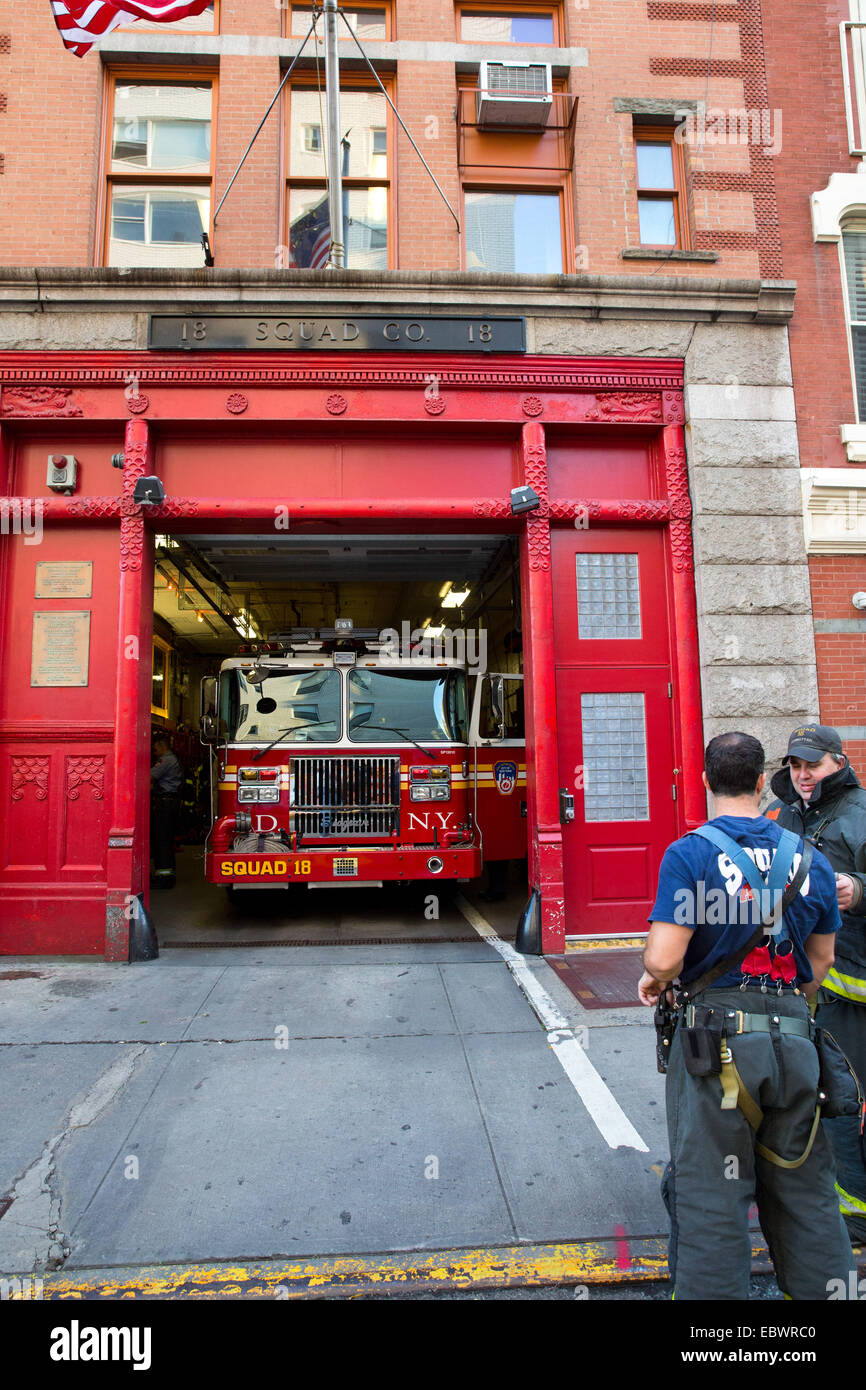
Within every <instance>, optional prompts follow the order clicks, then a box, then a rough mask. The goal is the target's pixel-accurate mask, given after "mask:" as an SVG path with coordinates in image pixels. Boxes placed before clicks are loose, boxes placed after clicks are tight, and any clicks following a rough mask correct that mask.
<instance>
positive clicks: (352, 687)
mask: <svg viewBox="0 0 866 1390" xmlns="http://www.w3.org/2000/svg"><path fill="white" fill-rule="evenodd" d="M348 687H349V738H350V739H351V740H352V742H353V743H381V742H383V741H384V740H387V738H388V731H389V729H390V730H393V729H399V730H400V731H401V732H402V733H405V734H406V736H407V737H408V738H409V739H417V740H418V741H419V742H421V743H465V742H466V673H465V672H464V671H460V670H449V671H442V670H439V671H430V670H420V671H417V670H416V671H406V670H403V669H401V670H394V671H389V670H371V669H366V670H363V669H358V668H356V669H355V670H353V671H350V673H349V681H348Z"/></svg>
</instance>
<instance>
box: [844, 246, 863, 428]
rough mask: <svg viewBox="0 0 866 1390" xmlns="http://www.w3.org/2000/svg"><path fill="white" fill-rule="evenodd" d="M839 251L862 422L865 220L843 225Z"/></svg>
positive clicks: (855, 386)
mask: <svg viewBox="0 0 866 1390" xmlns="http://www.w3.org/2000/svg"><path fill="white" fill-rule="evenodd" d="M842 253H843V262H844V266H845V282H846V289H847V301H848V323H849V327H850V332H851V361H852V365H853V369H854V392H855V395H856V398H857V420H858V422H862V421H866V223H864V224H863V226H862V227H861V226H855V227H845V228H843V231H842Z"/></svg>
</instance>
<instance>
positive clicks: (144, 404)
mask: <svg viewBox="0 0 866 1390" xmlns="http://www.w3.org/2000/svg"><path fill="white" fill-rule="evenodd" d="M431 365H433V364H432V363H431V359H430V358H429V357H428V358H425V357H424V356H422V355H413V354H406V355H405V356H404V355H402V354H401V355H400V356H399V359H397V357H396V355H395V356H389V357H388V358H387V360H386V359H376V358H373V357H370V358H366V359H364V360H363V363H362V364H361V365H359V361H358V358H357V356H353V357H351V358H350V357H349V355H348V354H344V355H343V356H342V357H341V356H340V355H339V354H334V355H333V356H331V355H328V357H327V358H325V357H324V356H323V354H321V353H316V354H309V355H308V356H303V355H301V354H300V353H298V354H293V355H292V358H291V361H290V363H288V364H287V363H286V360H285V358H284V357H280V356H277V355H274V354H254V353H250V354H246V355H243V356H242V355H229V354H214V355H213V356H211V355H207V356H205V355H204V354H202V355H198V356H197V357H196V359H195V361H194V363H191V362H190V360H189V358H188V357H185V356H182V355H173V354H172V355H169V354H165V355H162V354H161V355H159V357H155V356H142V355H140V354H101V355H87V356H85V355H78V354H75V355H72V354H70V355H65V354H64V355H61V354H56V355H53V356H52V358H51V360H50V363H49V365H47V366H46V359H45V357H44V356H41V357H39V358H38V359H37V358H36V355H35V354H34V355H31V354H5V355H0V369H2V372H3V379H4V382H5V384H4V388H3V394H2V398H0V430H2V446H3V451H2V460H0V466H2V467H3V470H4V476H5V478H6V479H7V482H6V488H5V490H6V492H7V500H6V502H5V503H4V517H5V518H6V524H5V525H4V536H3V545H2V564H3V571H2V576H0V577H2V579H3V581H4V584H3V592H4V594H5V595H6V598H5V610H4V613H3V630H2V643H3V646H2V660H3V670H4V672H5V679H4V686H3V691H2V694H0V756H2V769H0V778H2V786H3V788H4V800H5V803H6V814H5V816H4V822H3V829H2V831H0V951H2V952H4V953H55V952H62V953H70V954H72V953H83V954H93V955H103V954H104V955H105V957H106V958H107V959H111V960H126V959H128V956H129V935H130V919H131V915H132V912H131V904H134V902H135V899H136V898H137V897H139V896H143V897H145V898H146V894H147V880H148V873H147V868H148V866H147V862H146V857H145V856H146V852H147V807H148V787H149V779H148V763H149V728H150V720H149V712H150V697H149V677H150V669H149V657H150V650H151V642H150V638H151V626H152V611H151V594H152V579H153V573H152V570H153V546H152V543H151V539H150V538H151V536H152V534H153V533H155V532H157V531H160V530H167V529H171V530H172V531H182V530H184V529H187V530H195V529H201V528H202V527H203V526H207V527H210V528H212V529H222V528H225V529H232V528H236V529H246V530H254V529H257V528H258V529H262V528H266V527H268V526H273V525H274V519H275V517H278V516H283V515H286V514H287V515H288V516H289V518H290V524H291V525H292V526H293V527H298V528H304V527H305V526H308V525H315V526H316V527H319V528H323V527H328V526H334V527H340V526H341V525H343V524H351V526H352V527H353V529H364V528H365V527H374V526H375V527H377V528H379V529H392V530H398V531H399V530H405V531H407V532H411V531H413V530H416V531H417V530H424V529H428V530H429V529H431V527H434V526H435V528H436V529H438V530H443V529H445V530H447V529H452V530H464V531H470V530H471V531H475V532H478V531H480V530H483V529H485V527H486V528H489V529H490V530H495V531H503V530H511V529H514V530H517V531H519V533H520V538H521V541H520V543H521V586H522V595H523V608H524V612H523V628H524V661H525V674H526V716H527V802H528V822H527V824H528V837H529V877H530V887H531V888H537V889H538V890H539V893H540V899H541V923H542V946H543V949H544V951H545V952H548V953H556V952H560V951H562V950H563V948H564V938H565V934H566V931H568V932H569V933H572V932H579V931H587V930H589V931H599V932H607V931H610V930H622V929H624V927H629V928H630V929H631V930H634V929H636V928H637V927H638V925H639V918H638V916H637V915H636V914H637V913H638V912H639V910H640V904H641V903H644V902H645V900H646V894H647V883H648V878H649V877H651V874H652V872H654V869H655V863H656V860H657V855H658V852H659V846H660V845H661V847H663V845H664V843H666V842H667V840H668V839H670V838H673V837H674V835H676V834H679V833H682V832H683V830H685V829H687V828H689V827H690V826H692V825H696V824H700V823H701V822H702V821H703V819H704V808H705V802H704V796H703V791H702V787H701V781H700V768H701V744H700V734H699V730H700V727H701V724H700V703H699V686H698V666H697V633H696V615H695V601H694V576H693V564H692V548H691V529H690V515H691V511H690V503H689V495H688V485H687V473H686V457H685V447H684V438H683V428H682V426H683V404H682V364H681V363H679V362H671V361H644V360H640V361H624V360H622V359H617V360H604V359H598V360H591V361H587V360H576V359H572V358H529V359H524V358H502V357H497V358H496V359H495V360H493V361H489V362H485V363H481V364H479V362H478V359H477V358H471V359H469V358H461V357H459V356H453V357H452V356H448V357H445V356H444V355H441V354H437V357H436V359H435V373H436V378H437V383H438V385H437V392H436V394H434V395H432V396H431V395H430V394H429V393H428V391H427V390H426V389H425V387H426V386H427V383H428V381H429V374H430V369H431ZM130 380H133V381H135V382H136V383H137V384H136V387H135V389H134V390H130V388H129V385H128V383H129V382H130ZM121 430H122V431H123V435H122V438H123V445H122V447H123V453H124V459H123V469H122V473H119V472H112V470H111V467H110V455H111V453H112V452H113V451H116V450H117V449H118V448H119V447H120V444H121V438H120V436H121ZM50 454H64V455H74V456H75V457H76V459H77V460H78V462H79V487H78V490H77V491H75V492H74V493H73V494H72V495H71V496H60V495H56V494H55V493H52V492H49V491H48V490H47V488H46V486H45V460H46V456H47V455H50ZM150 475H156V476H158V477H159V478H160V479H161V481H162V482H163V484H164V487H165V492H166V501H165V502H164V503H163V504H162V505H160V506H150V507H147V506H142V505H140V504H138V503H137V502H135V500H134V490H135V484H136V482H137V481H138V480H139V479H140V478H142V477H144V476H150ZM522 483H527V484H529V485H530V486H531V487H532V488H533V489H534V491H535V493H536V494H537V496H538V498H539V506H538V508H537V509H536V510H534V511H530V512H528V513H526V514H524V515H521V516H517V517H515V516H514V515H513V514H512V510H511V504H510V492H511V489H512V488H514V487H516V486H518V485H519V484H522ZM112 484H114V486H113V488H112V486H111V485H112ZM37 513H38V521H39V529H40V532H41V534H40V538H39V543H38V544H36V543H33V544H28V543H26V542H30V541H34V537H35V528H34V531H33V533H32V534H30V535H27V534H24V530H23V525H19V527H18V529H17V531H16V529H15V525H14V522H15V518H16V516H17V517H18V518H21V519H23V518H24V517H25V516H36V514H37ZM9 518H11V523H10V521H9ZM588 555H595V556H604V557H606V559H605V563H607V561H608V559H610V561H611V563H614V564H617V563H620V560H617V556H619V557H622V556H626V557H628V556H632V555H637V556H638V557H639V563H640V565H641V567H642V568H641V570H640V580H639V583H638V581H637V580H636V581H635V583H636V584H638V588H637V590H636V591H635V592H638V591H639V598H640V605H641V613H642V622H641V623H640V624H639V640H638V642H637V645H635V644H634V642H631V644H629V643H628V641H627V639H625V638H623V639H622V640H614V641H613V642H612V643H610V641H609V634H608V638H605V637H604V635H602V636H600V637H599V636H598V635H596V636H593V635H592V631H591V629H587V632H586V633H583V634H582V633H581V630H580V628H579V626H578V625H577V610H576V601H575V595H576V593H577V588H576V587H575V586H576V584H577V585H579V583H587V584H590V585H591V584H592V583H595V582H603V576H602V577H601V579H599V577H598V576H596V577H595V578H593V574H592V573H591V571H592V563H591V562H590V561H588V560H586V559H584V560H580V559H578V558H577V557H578V556H584V557H586V556H588ZM82 562H86V565H89V566H90V568H89V570H87V574H86V576H83V568H82ZM49 563H50V564H51V566H53V582H54V588H53V589H52V590H51V591H50V592H48V593H46V592H44V591H43V590H41V589H40V578H39V575H40V571H39V569H38V566H39V565H40V564H43V565H44V564H49ZM621 563H622V564H625V561H624V560H623V561H621ZM628 563H629V564H630V563H631V562H630V561H629V562H628ZM64 565H65V566H67V567H68V573H69V576H70V580H69V584H70V587H69V588H68V591H64V590H63V587H62V580H61V581H58V577H57V576H58V574H59V575H61V576H62V575H63V574H64V573H66V572H67V571H65V570H64V569H63V566H64ZM86 565H85V566H84V568H86ZM612 572H613V571H612ZM42 573H44V571H43V572H42ZM617 573H618V572H617ZM635 573H636V571H635ZM575 575H576V576H577V579H575ZM581 576H582V577H581ZM626 578H627V576H626ZM58 583H59V585H60V587H59V588H58ZM76 584H78V585H80V587H76ZM587 592H589V591H588V590H587ZM37 624H38V625H40V626H39V631H40V632H42V633H43V635H44V634H46V633H47V634H51V636H50V638H49V640H53V641H54V643H55V644H57V643H59V645H60V647H61V648H63V651H62V652H61V655H60V657H57V656H56V653H55V657H56V659H55V661H54V667H53V668H52V667H51V662H50V661H48V660H45V661H43V662H42V664H41V665H39V666H37V664H36V658H35V656H34V652H35V651H36V637H35V634H36V632H37ZM64 633H65V634H66V636H64V635H63V634H64ZM624 642H626V645H625V646H624V645H623V643H624ZM600 643H601V644H603V645H601V646H600V645H599V644H600ZM64 644H65V646H64ZM76 644H77V646H76ZM43 646H44V643H43ZM85 647H86V652H85V656H84V658H82V651H83V650H84V648H85ZM52 669H53V670H54V677H53V679H52V677H51V674H50V672H51V670H52ZM28 671H29V672H30V680H28ZM58 671H59V673H60V674H59V676H58V674H57V673H58ZM82 671H83V672H84V676H83V677H82V675H81V672H82ZM602 671H605V672H607V673H608V679H607V685H605V682H604V681H600V680H599V679H598V676H599V673H600V672H602ZM39 672H42V676H44V675H45V672H48V673H49V674H48V677H47V679H44V680H43V679H42V677H41V676H40V674H39ZM64 673H65V674H64ZM611 673H612V674H611ZM596 696H599V697H606V696H614V697H615V698H616V700H617V701H619V706H620V707H621V708H624V709H625V708H626V707H627V706H626V705H624V704H623V700H624V699H625V697H628V700H631V701H632V702H633V701H634V700H635V699H637V698H639V699H640V700H641V701H642V702H643V703H642V704H641V706H640V708H641V709H642V710H643V712H644V714H643V717H644V719H645V727H646V731H647V734H648V738H647V739H646V745H647V747H648V748H651V750H652V752H653V757H652V758H651V759H650V761H649V763H648V764H646V760H645V766H644V775H645V777H646V779H647V781H648V788H649V802H648V805H643V806H638V807H637V808H636V813H635V814H634V815H632V816H625V817H622V816H621V817H620V821H619V823H618V824H619V833H618V835H617V834H613V835H612V834H611V826H610V822H609V819H608V822H607V824H605V823H604V822H605V817H606V815H607V814H608V813H606V812H605V811H604V809H603V807H602V809H601V811H600V812H599V809H598V804H595V810H593V811H590V810H589V808H588V803H587V798H586V795H585V791H586V788H585V787H584V786H583V784H582V781H581V772H580V769H581V768H583V767H586V766H588V765H589V763H590V761H591V759H589V758H588V757H587V754H586V744H587V741H588V740H590V739H591V738H592V739H596V740H597V739H598V730H597V728H596V726H595V725H593V723H592V721H593V719H596V721H598V719H601V724H600V725H599V726H598V727H600V728H602V729H603V728H604V719H605V718H608V717H609V716H608V715H606V714H604V712H603V711H602V713H600V714H599V713H598V707H597V706H596V705H594V704H593V700H594V699H595V697H596ZM578 710H579V716H577V717H576V716H575V711H578ZM631 717H632V716H631V715H630V714H629V715H628V719H631ZM627 726H628V720H627V721H626V725H625V726H624V727H627ZM660 750H661V751H660ZM637 761H638V762H639V755H638V757H637ZM603 766H604V764H603V762H602V761H600V760H599V759H598V758H597V759H596V762H595V763H594V764H593V767H594V768H596V771H595V772H594V774H593V775H594V777H595V784H594V785H595V786H596V787H597V786H598V781H599V774H598V773H597V768H598V767H603ZM600 776H601V780H602V781H603V779H604V776H605V774H604V773H603V772H602V773H601V774H600ZM561 791H565V792H566V794H567V795H574V798H575V812H576V815H575V820H574V822H572V823H570V824H569V823H568V822H567V821H566V822H564V821H563V805H564V799H563V798H562V797H561V795H560V793H561ZM590 822H592V824H591V825H590ZM630 822H631V823H630ZM611 883H615V884H619V885H621V886H620V887H619V888H615V889H614V890H611V888H610V884H611ZM634 884H638V887H639V891H637V890H636V889H635V888H634ZM629 914H631V915H630V916H629ZM614 923H618V924H620V925H619V926H615V925H614Z"/></svg>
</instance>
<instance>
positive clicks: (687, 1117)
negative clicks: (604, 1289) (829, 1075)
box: [662, 987, 854, 1301]
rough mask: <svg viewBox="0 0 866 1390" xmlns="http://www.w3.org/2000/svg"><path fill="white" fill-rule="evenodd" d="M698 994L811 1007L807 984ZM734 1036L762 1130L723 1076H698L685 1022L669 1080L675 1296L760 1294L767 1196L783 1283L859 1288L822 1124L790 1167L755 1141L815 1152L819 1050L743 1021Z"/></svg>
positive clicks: (799, 1013) (731, 1003) (809, 1295)
mask: <svg viewBox="0 0 866 1390" xmlns="http://www.w3.org/2000/svg"><path fill="white" fill-rule="evenodd" d="M696 998H697V1001H698V1002H700V1003H703V1004H708V1005H710V1006H711V1007H713V1008H721V1009H726V1010H727V1009H740V1010H742V1011H743V1012H747V1013H762V1014H777V1015H779V1016H781V1015H783V1014H787V1015H791V1016H793V1017H797V1018H804V1019H808V1017H809V1012H808V1006H807V1004H806V1001H805V999H804V998H803V997H802V995H794V994H790V993H789V994H783V995H782V996H781V997H779V996H778V995H777V993H776V991H775V990H773V991H772V992H769V991H768V992H767V993H766V994H762V993H761V991H760V989H759V988H755V987H749V988H748V989H745V990H740V989H709V990H706V991H704V993H703V994H701V995H698V996H696ZM726 1036H727V1038H728V1044H729V1046H730V1049H731V1052H732V1054H733V1058H734V1063H735V1066H736V1068H737V1070H738V1071H739V1073H740V1077H741V1078H742V1082H743V1084H744V1086H745V1087H746V1089H747V1090H748V1092H749V1094H750V1095H751V1096H752V1098H753V1100H754V1101H755V1102H756V1103H757V1104H758V1106H760V1108H761V1110H762V1111H763V1112H764V1118H763V1121H762V1123H761V1126H760V1129H759V1130H758V1132H757V1135H756V1133H755V1131H754V1130H753V1128H752V1126H751V1125H750V1124H749V1121H748V1120H747V1119H746V1116H745V1115H744V1113H743V1111H742V1109H741V1108H740V1107H739V1106H737V1107H736V1108H735V1109H732V1110H723V1109H722V1108H721V1100H722V1085H721V1080H720V1078H719V1077H718V1076H702V1077H696V1076H692V1075H690V1073H689V1072H688V1071H687V1070H686V1067H685V1062H684V1060H683V1051H682V1041H681V1036H680V1030H679V1029H677V1032H676V1033H675V1034H674V1040H673V1044H672V1046H671V1056H670V1062H669V1066H668V1072H667V1087H666V1108H667V1121H668V1138H669V1141H670V1153H671V1163H670V1165H669V1169H668V1170H667V1171H666V1174H665V1180H664V1181H663V1194H662V1195H663V1196H664V1197H665V1199H666V1205H667V1206H668V1212H669V1215H670V1218H671V1239H670V1246H669V1259H668V1264H669V1271H670V1277H671V1279H672V1281H673V1283H674V1297H675V1298H676V1299H677V1300H678V1301H679V1300H682V1299H747V1298H748V1297H749V1281H750V1266H751V1248H752V1242H751V1237H750V1233H749V1208H750V1207H751V1205H752V1204H753V1203H757V1207H758V1217H759V1220H760V1224H761V1229H762V1231H763V1233H764V1237H765V1239H766V1242H767V1246H768V1248H769V1250H770V1254H771V1256H772V1260H773V1264H774V1266H775V1270H776V1278H777V1281H778V1284H779V1288H780V1289H781V1290H782V1292H783V1293H785V1294H787V1295H788V1297H789V1298H793V1299H816V1300H824V1299H826V1298H827V1297H828V1293H829V1291H830V1289H831V1288H834V1287H838V1285H831V1284H830V1280H835V1279H841V1280H843V1281H844V1286H845V1287H846V1288H847V1287H848V1277H849V1274H850V1272H851V1271H852V1270H853V1269H854V1262H853V1258H852V1252H851V1241H850V1239H849V1237H848V1234H847V1231H846V1230H845V1225H844V1222H843V1220H842V1217H841V1216H840V1214H839V1206H838V1198H837V1196H836V1191H835V1188H834V1178H835V1171H834V1164H833V1157H832V1153H831V1150H830V1145H829V1143H828V1141H827V1139H826V1137H825V1135H824V1134H823V1133H822V1131H821V1128H820V1127H819V1128H818V1131H817V1134H816V1136H815V1140H814V1143H813V1145H812V1149H811V1151H810V1153H809V1156H808V1158H807V1159H806V1161H805V1162H804V1163H803V1164H802V1165H801V1166H800V1167H798V1168H790V1169H789V1168H780V1167H777V1166H776V1165H775V1164H773V1163H771V1162H770V1161H769V1160H768V1159H766V1158H764V1157H762V1156H761V1155H760V1154H758V1153H756V1150H755V1144H756V1142H760V1143H761V1144H763V1145H765V1146H766V1147H767V1148H769V1149H770V1150H772V1151H773V1152H774V1153H776V1154H778V1155H779V1156H780V1157H781V1158H785V1159H796V1158H798V1157H799V1156H800V1155H801V1154H802V1153H803V1150H804V1149H805V1147H806V1144H807V1142H808V1138H809V1134H810V1131H811V1129H812V1124H813V1121H814V1118H815V1104H816V1099H817V1091H818V1054H817V1052H816V1050H815V1046H814V1044H813V1043H812V1041H811V1040H810V1039H809V1038H808V1037H798V1036H794V1035H792V1034H782V1033H779V1032H776V1033H764V1032H755V1033H743V1034H741V1035H740V1036H736V1035H734V1033H733V1026H731V1027H730V1028H726Z"/></svg>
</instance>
